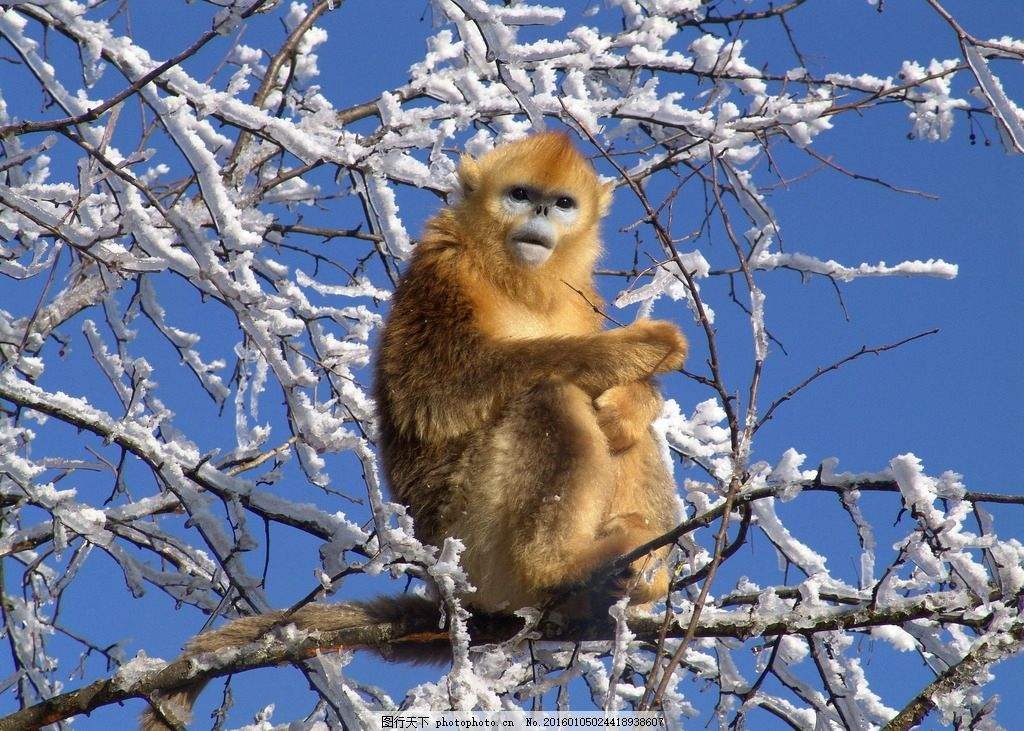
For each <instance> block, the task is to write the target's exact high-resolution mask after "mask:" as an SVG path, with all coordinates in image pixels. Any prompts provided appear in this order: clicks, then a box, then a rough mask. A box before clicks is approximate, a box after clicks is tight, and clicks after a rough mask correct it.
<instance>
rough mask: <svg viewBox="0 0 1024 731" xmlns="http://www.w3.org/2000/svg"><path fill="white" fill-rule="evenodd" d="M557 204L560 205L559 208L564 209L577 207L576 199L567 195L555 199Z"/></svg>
mask: <svg viewBox="0 0 1024 731" xmlns="http://www.w3.org/2000/svg"><path fill="white" fill-rule="evenodd" d="M555 205H556V206H558V207H559V208H561V209H562V210H566V211H567V210H569V209H570V208H575V207H576V201H574V200H573V199H572V198H570V197H569V196H567V195H563V196H562V197H561V198H559V199H558V200H556V201H555Z"/></svg>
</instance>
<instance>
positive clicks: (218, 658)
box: [0, 592, 1016, 731]
mask: <svg viewBox="0 0 1024 731" xmlns="http://www.w3.org/2000/svg"><path fill="white" fill-rule="evenodd" d="M962 600H963V595H962V593H960V592H942V593H937V594H931V595H925V596H922V597H915V598H913V599H904V600H900V601H899V602H896V603H894V604H893V605H891V606H887V607H882V608H876V609H868V608H867V606H866V605H867V602H865V603H864V604H862V605H860V606H857V607H846V606H843V607H832V606H829V607H822V608H818V609H800V610H791V611H786V612H782V613H779V614H776V615H774V616H769V617H766V616H758V617H752V616H751V614H750V613H749V612H748V611H746V610H737V611H735V612H716V613H715V614H714V615H713V616H708V615H707V613H705V614H704V616H703V617H702V618H701V620H700V622H699V623H698V624H697V626H696V628H695V636H696V637H731V638H736V639H741V640H746V639H750V638H752V637H773V636H777V635H780V634H801V635H812V634H814V633H816V632H824V631H832V630H864V629H869V628H871V627H876V626H880V625H892V624H902V623H904V622H908V621H911V620H915V619H925V618H927V619H931V620H936V621H940V622H964V621H965V620H964V613H965V612H967V611H971V610H973V609H975V605H972V606H969V607H965V606H963V605H962ZM975 619H976V618H975V617H972V620H971V623H973V622H974V621H975ZM980 619H982V620H983V619H984V618H980ZM679 623H680V624H682V625H683V626H684V627H685V625H687V624H689V616H688V615H683V616H682V617H680V622H679ZM521 625H522V620H521V619H519V618H517V617H507V616H480V617H474V618H473V619H472V621H471V623H470V630H471V634H472V637H473V642H474V644H491V643H495V642H503V641H506V640H508V639H510V638H511V637H513V636H515V634H516V633H517V632H518V631H519V630H520V629H521ZM630 626H631V629H632V630H633V632H634V633H635V635H636V637H637V639H638V640H641V641H648V642H656V641H657V638H658V636H659V633H660V631H661V629H662V621H661V619H659V618H656V617H655V618H639V619H635V620H633V621H631V622H630ZM614 632H615V625H614V623H612V622H611V621H602V622H592V623H588V624H582V625H571V626H567V627H565V626H557V625H554V624H549V625H545V626H541V627H540V628H538V630H537V633H538V634H539V637H538V639H541V640H547V641H563V642H578V641H609V642H610V641H612V638H613V637H614V636H615V635H614ZM684 634H686V631H685V629H684V628H681V627H679V626H678V625H677V626H675V627H673V628H672V629H670V630H669V632H668V636H670V637H682V636H683V635H684ZM448 644H449V638H448V633H447V632H446V631H445V630H443V629H438V627H437V618H436V615H434V614H433V613H424V614H423V615H422V616H415V615H413V614H410V613H407V614H405V615H403V616H401V617H400V618H398V619H395V620H393V621H385V622H380V623H375V624H368V625H364V626H360V627H355V628H348V629H344V630H336V631H320V632H317V633H315V634H312V635H306V636H302V637H299V638H295V637H294V636H291V637H282V636H281V635H278V636H274V637H264V638H262V639H261V640H260V641H259V642H255V643H253V644H251V645H248V646H246V647H244V648H242V649H241V650H239V651H237V652H235V653H224V652H221V653H219V654H215V653H211V654H209V655H204V656H200V657H199V658H196V660H197V661H196V662H193V661H192V659H182V660H176V661H174V662H172V663H170V664H168V665H166V666H164V667H163V668H161V669H159V670H155V671H152V672H150V673H145V674H140V675H139V676H136V675H135V674H132V676H131V678H128V677H123V678H122V677H121V676H119V675H116V674H115V675H114V676H113V677H111V678H107V679H104V680H98V681H96V682H94V683H90V684H89V685H87V686H85V687H83V688H80V689H78V690H75V691H70V692H68V693H62V694H61V695H58V696H54V697H53V698H50V699H48V700H46V701H43V702H42V703H39V704H36V705H34V706H31V707H29V708H25V709H22V710H20V711H18V712H16V713H12V714H11V715H9V716H7V717H5V718H3V719H0V731H22V730H23V729H35V728H38V727H40V726H43V725H46V724H50V723H56V722H57V721H60V720H62V719H65V718H70V717H72V716H75V715H78V714H82V713H89V712H91V711H93V710H95V709H97V708H100V707H102V706H107V705H111V704H113V703H121V702H123V701H126V700H128V699H131V698H144V697H147V696H150V695H152V694H154V693H159V692H166V691H169V690H173V689H175V688H180V687H182V686H185V685H190V684H192V683H194V682H196V681H198V680H209V679H212V678H217V677H221V676H224V675H229V674H233V673H239V672H244V671H246V670H253V669H256V668H262V667H269V666H273V665H280V664H283V663H298V662H302V661H303V660H307V659H309V658H310V657H312V656H314V655H317V654H320V653H324V652H335V651H339V650H342V649H345V650H358V649H364V650H366V649H368V650H373V651H375V652H378V653H380V654H381V655H383V656H384V657H388V656H391V655H394V654H397V653H401V654H402V655H403V656H409V655H410V654H413V653H414V652H415V648H422V650H423V653H424V655H428V654H430V653H431V652H433V653H434V654H436V650H437V649H439V648H441V647H446V646H448ZM1014 647H1016V645H1014ZM1009 654H1010V652H1009V651H1008V650H1007V649H1005V648H1002V647H1000V648H991V650H990V651H985V652H984V653H979V656H981V655H983V656H984V658H985V659H984V660H981V659H979V660H978V661H977V662H978V663H979V665H978V666H980V663H983V662H994V661H996V660H999V659H1003V658H1004V657H1006V656H1008V655H1009ZM970 658H971V655H968V658H967V659H965V661H964V663H968V662H970ZM964 663H961V664H964ZM958 667H959V666H958ZM976 668H977V666H975V669H976ZM966 672H967V671H965V673H966ZM958 677H959V676H958ZM900 728H904V727H900Z"/></svg>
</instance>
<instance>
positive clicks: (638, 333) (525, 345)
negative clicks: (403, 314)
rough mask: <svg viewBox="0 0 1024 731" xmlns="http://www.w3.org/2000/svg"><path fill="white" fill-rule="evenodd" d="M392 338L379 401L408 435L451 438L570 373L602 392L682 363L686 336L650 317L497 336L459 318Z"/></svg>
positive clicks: (423, 323) (423, 324) (570, 378)
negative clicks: (598, 328) (573, 331)
mask: <svg viewBox="0 0 1024 731" xmlns="http://www.w3.org/2000/svg"><path fill="white" fill-rule="evenodd" d="M415 324H416V326H417V328H418V329H419V330H420V333H421V334H418V335H417V336H416V337H407V338H398V337H394V333H396V332H399V330H398V329H396V328H393V329H392V331H391V333H389V334H390V335H391V336H392V338H394V339H392V340H390V341H388V342H385V344H384V347H383V349H382V358H381V362H380V364H379V365H380V367H379V369H378V384H377V385H378V400H379V408H381V409H383V410H384V411H386V412H387V415H388V420H389V421H390V422H392V423H394V424H395V425H396V426H398V427H399V429H400V430H401V431H402V432H403V433H404V434H406V435H414V436H415V437H416V438H418V439H420V440H422V441H424V442H428V443H429V442H435V443H436V442H443V441H446V440H450V439H454V438H458V437H460V436H462V435H463V434H465V433H467V432H469V431H471V430H473V429H476V428H477V427H478V426H479V425H480V424H482V423H484V422H486V421H487V420H489V419H490V418H491V417H493V416H494V415H495V413H496V412H497V410H498V409H500V408H501V407H502V406H503V405H504V404H505V403H507V402H508V400H509V399H510V398H513V397H515V396H517V395H518V394H521V393H523V392H524V391H526V390H528V389H530V388H532V387H534V386H536V385H537V384H540V383H543V382H545V381H549V380H563V381H566V382H569V383H572V384H574V385H576V386H578V387H579V388H581V389H583V390H584V391H585V392H586V393H587V394H589V395H590V397H591V398H596V397H597V396H599V395H600V394H602V393H604V392H605V391H607V390H608V389H610V388H612V387H614V386H618V385H622V384H627V383H632V382H635V381H639V380H642V379H645V378H648V377H650V376H652V375H654V374H656V373H664V372H666V371H670V370H674V369H676V368H678V367H679V366H680V365H682V362H683V359H684V358H685V355H686V340H685V339H684V338H683V336H682V334H681V333H680V332H679V330H678V329H677V328H676V327H675V326H674V325H672V324H670V323H667V322H657V321H643V322H638V323H634V324H632V325H629V326H627V327H624V328H619V329H617V330H608V331H602V332H594V333H590V334H585V335H569V336H557V337H539V338H526V339H500V340H499V339H495V338H490V337H487V336H486V335H484V334H483V333H481V332H479V331H478V330H475V329H474V328H473V327H472V326H471V324H470V323H468V322H465V321H463V322H459V321H458V320H456V319H454V318H452V319H448V320H446V321H444V322H443V323H441V326H439V327H437V328H436V329H435V331H434V332H429V331H427V330H428V329H433V328H430V324H431V323H430V322H429V319H427V320H425V319H423V318H420V319H419V320H417V322H416V323H415Z"/></svg>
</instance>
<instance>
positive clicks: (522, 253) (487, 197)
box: [457, 133, 611, 273]
mask: <svg viewBox="0 0 1024 731" xmlns="http://www.w3.org/2000/svg"><path fill="white" fill-rule="evenodd" d="M459 179H460V181H461V183H462V192H463V196H464V198H463V203H462V204H461V205H460V206H459V209H458V213H457V215H458V217H459V219H460V222H461V224H462V227H463V230H464V231H465V232H466V234H467V237H468V238H469V240H471V241H473V243H474V246H475V247H476V249H477V251H478V252H482V253H484V255H485V256H486V257H487V262H488V265H489V266H493V265H497V264H499V263H500V262H508V263H509V264H511V265H512V266H513V267H514V268H515V269H517V270H519V271H524V270H525V271H541V270H542V271H544V272H552V273H553V272H563V273H565V272H568V271H570V270H575V269H584V270H585V269H587V268H588V267H590V266H591V265H592V263H593V261H594V260H595V259H596V258H597V256H598V254H599V253H600V243H599V239H598V226H599V222H600V219H601V217H602V216H603V215H604V212H605V210H606V209H607V207H608V202H609V200H610V198H611V189H610V186H607V185H604V184H602V183H601V182H600V180H598V177H597V174H596V173H595V172H594V168H593V167H592V166H591V164H590V161H589V160H587V159H586V158H585V157H583V156H582V155H581V154H580V153H579V152H577V151H576V149H575V148H574V147H573V146H572V143H571V142H570V141H569V139H568V138H567V137H566V136H565V135H563V134H558V133H546V134H539V135H534V136H533V137H527V138H525V139H523V140H519V141H518V142H513V143H511V144H507V145H502V146H499V147H497V148H495V149H494V150H492V151H490V152H488V153H486V154H485V155H484V156H482V157H481V158H480V159H473V158H471V157H468V156H464V157H463V158H462V162H461V164H460V166H459Z"/></svg>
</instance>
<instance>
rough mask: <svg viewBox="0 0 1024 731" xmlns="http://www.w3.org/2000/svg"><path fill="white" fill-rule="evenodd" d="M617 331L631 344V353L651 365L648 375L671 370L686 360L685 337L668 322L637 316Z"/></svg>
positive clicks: (645, 363)
mask: <svg viewBox="0 0 1024 731" xmlns="http://www.w3.org/2000/svg"><path fill="white" fill-rule="evenodd" d="M619 333H621V337H622V338H624V339H625V340H626V341H627V342H628V343H630V344H632V345H633V346H634V348H635V354H634V357H637V358H638V359H640V360H641V361H642V362H643V363H644V365H646V366H647V367H648V368H649V369H650V370H649V371H648V373H649V374H651V375H653V374H655V373H668V372H669V371H674V370H676V369H678V368H681V367H682V365H683V361H684V360H686V352H687V343H686V338H685V337H684V336H683V334H682V333H681V332H679V328H678V327H676V326H675V325H674V324H673V323H671V322H667V321H665V320H640V321H638V322H634V323H632V324H630V325H627V326H626V327H624V328H622V329H621V330H619Z"/></svg>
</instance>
